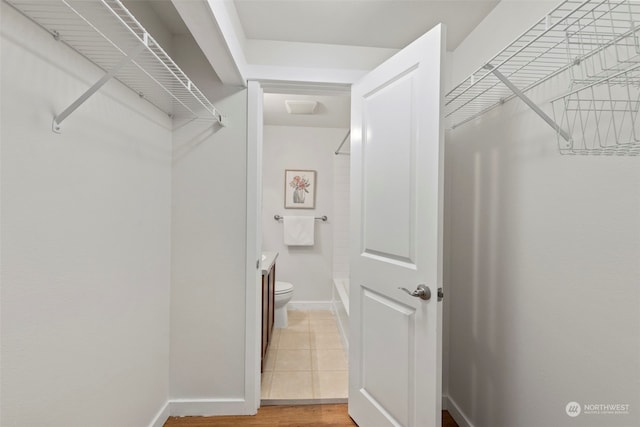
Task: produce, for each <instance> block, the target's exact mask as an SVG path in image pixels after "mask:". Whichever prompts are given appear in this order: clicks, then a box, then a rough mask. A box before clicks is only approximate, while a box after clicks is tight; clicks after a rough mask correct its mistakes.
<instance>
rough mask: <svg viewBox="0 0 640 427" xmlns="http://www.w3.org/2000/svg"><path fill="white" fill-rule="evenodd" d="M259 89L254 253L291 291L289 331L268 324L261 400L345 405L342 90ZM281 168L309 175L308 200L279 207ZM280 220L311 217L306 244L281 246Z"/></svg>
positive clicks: (346, 120)
mask: <svg viewBox="0 0 640 427" xmlns="http://www.w3.org/2000/svg"><path fill="white" fill-rule="evenodd" d="M263 87H264V88H265V91H264V92H265V93H264V94H263V107H264V110H263V114H262V118H263V126H262V129H261V130H260V133H261V139H262V146H261V147H260V150H259V157H260V158H261V161H260V177H259V179H258V181H259V182H260V189H259V190H260V191H259V193H261V196H260V197H259V201H258V212H259V213H260V216H259V217H260V220H259V224H257V228H258V229H259V241H260V251H262V252H268V253H271V254H274V253H275V254H277V256H276V258H275V262H274V265H275V268H274V270H275V275H276V282H287V283H291V285H292V286H293V296H292V297H291V301H290V302H289V303H287V306H286V310H287V313H288V316H287V327H283V328H274V329H273V332H272V334H271V337H270V340H269V343H268V349H267V351H266V356H265V358H264V362H263V363H261V373H260V375H259V376H260V381H259V383H260V402H261V405H274V404H291V403H311V402H313V403H337V402H346V401H347V395H348V368H347V366H348V363H347V360H348V357H347V355H348V352H347V351H348V339H347V332H348V326H347V325H348V323H347V322H348V300H347V299H346V298H347V295H348V294H347V293H345V292H344V289H347V290H348V286H346V288H345V287H344V285H345V283H348V277H349V269H348V267H349V261H348V257H349V252H348V242H349V237H348V235H349V228H348V227H349V215H348V210H349V156H348V153H349V138H348V134H349V127H350V117H349V113H350V97H349V89H348V88H342V87H341V88H339V89H338V90H336V89H335V88H333V89H327V88H320V89H318V88H315V87H314V88H308V87H307V88H304V89H301V88H300V87H294V88H284V89H283V88H282V87H279V88H269V87H265V86H264V85H263ZM336 152H338V154H336ZM287 170H300V171H308V172H307V173H313V174H314V180H315V182H314V186H315V187H314V188H313V193H315V194H312V196H313V197H314V200H313V203H312V205H311V206H305V208H304V209H295V208H293V207H292V206H291V205H285V198H286V191H287V190H288V187H287V183H286V182H285V181H286V180H285V172H286V171H287ZM284 216H303V217H305V216H312V217H314V218H317V220H316V221H315V223H314V227H313V231H314V239H313V243H312V244H309V245H306V246H298V245H287V244H285V242H284V240H283V232H284V230H283V227H284V224H283V220H282V219H277V218H282V217H284ZM323 217H326V218H327V219H326V220H325V221H323V220H322V218H323ZM270 267H271V266H270V265H267V266H265V265H263V269H262V271H269V269H270ZM336 283H338V284H339V285H340V286H341V290H338V289H337V288H336ZM276 306H277V304H276ZM276 326H282V325H276ZM261 344H262V343H261Z"/></svg>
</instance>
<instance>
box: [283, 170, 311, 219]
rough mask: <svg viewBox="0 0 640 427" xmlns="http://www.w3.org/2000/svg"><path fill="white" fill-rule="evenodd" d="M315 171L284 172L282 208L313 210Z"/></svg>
mask: <svg viewBox="0 0 640 427" xmlns="http://www.w3.org/2000/svg"><path fill="white" fill-rule="evenodd" d="M315 207H316V171H314V170H301V169H286V170H285V171H284V208H285V209H315Z"/></svg>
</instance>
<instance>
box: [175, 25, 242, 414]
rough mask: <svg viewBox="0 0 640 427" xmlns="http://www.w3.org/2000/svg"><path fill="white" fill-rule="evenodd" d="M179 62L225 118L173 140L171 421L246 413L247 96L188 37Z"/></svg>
mask: <svg viewBox="0 0 640 427" xmlns="http://www.w3.org/2000/svg"><path fill="white" fill-rule="evenodd" d="M173 48H174V55H175V58H176V61H177V62H179V63H180V64H181V67H182V68H183V70H184V71H185V73H187V74H188V75H189V76H190V77H191V78H192V79H193V81H194V82H195V83H196V85H197V86H198V87H199V88H200V89H201V90H202V91H203V93H205V94H206V95H207V96H209V97H210V99H211V100H212V102H214V103H215V105H216V107H218V108H219V109H220V110H221V111H222V112H223V113H224V114H226V115H227V116H228V117H229V123H228V125H227V126H226V127H224V128H220V127H219V126H217V125H214V124H213V123H211V122H205V121H195V122H191V123H189V124H187V125H184V126H181V127H179V128H177V129H175V130H174V134H173V177H172V178H173V180H172V192H173V209H172V233H171V236H172V260H171V266H172V270H171V374H170V377H171V399H172V409H171V412H172V414H173V415H190V414H191V415H193V414H198V415H202V414H217V413H221V412H227V413H242V412H243V411H244V409H243V408H244V404H245V403H244V395H245V391H244V367H245V365H244V359H245V353H244V345H245V337H244V330H245V252H246V251H245V241H246V238H245V233H246V172H247V171H246V141H247V122H246V117H247V99H246V98H247V95H246V90H245V89H238V88H229V87H222V86H221V85H220V83H219V81H218V80H217V78H216V76H215V75H214V74H213V73H212V72H210V71H208V70H210V68H209V67H208V65H207V63H206V59H205V58H204V57H203V56H202V55H201V54H200V53H199V51H198V49H197V47H196V46H195V42H194V41H193V39H191V38H190V37H188V36H184V37H176V38H175V39H174V46H173Z"/></svg>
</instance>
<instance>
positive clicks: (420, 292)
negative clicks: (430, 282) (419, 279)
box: [398, 285, 431, 300]
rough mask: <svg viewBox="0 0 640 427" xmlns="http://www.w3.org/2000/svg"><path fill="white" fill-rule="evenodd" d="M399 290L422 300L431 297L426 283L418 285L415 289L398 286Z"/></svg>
mask: <svg viewBox="0 0 640 427" xmlns="http://www.w3.org/2000/svg"><path fill="white" fill-rule="evenodd" d="M398 289H400V290H401V291H405V292H406V293H408V294H409V295H411V296H412V297H416V298H420V299H423V300H430V299H431V289H429V287H428V286H427V285H418V288H417V289H416V290H415V291H413V292H412V291H410V290H409V289H407V288H400V287H399V288H398Z"/></svg>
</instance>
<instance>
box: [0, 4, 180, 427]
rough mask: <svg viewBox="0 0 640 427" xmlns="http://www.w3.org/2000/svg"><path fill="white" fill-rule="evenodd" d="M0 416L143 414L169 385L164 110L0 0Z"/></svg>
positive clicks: (85, 418)
mask: <svg viewBox="0 0 640 427" xmlns="http://www.w3.org/2000/svg"><path fill="white" fill-rule="evenodd" d="M0 8H1V14H2V25H1V30H0V31H1V47H0V51H1V58H2V70H1V73H2V80H1V86H2V112H1V118H0V121H1V123H2V129H1V133H0V136H1V139H2V165H1V166H2V171H1V178H2V181H1V182H2V188H1V189H2V192H1V200H2V212H1V213H2V222H1V224H2V228H1V229H2V260H1V263H2V272H1V277H2V297H1V308H2V350H1V356H2V358H1V360H2V404H1V405H2V415H1V419H0V424H2V425H3V426H7V427H10V426H44V425H46V426H61V427H62V426H64V427H68V426H79V427H81V426H90V425H97V424H100V425H110V426H145V425H149V424H150V423H151V422H152V421H153V420H154V418H155V416H156V414H157V413H158V412H159V411H160V410H161V409H162V408H163V406H164V404H165V403H166V401H167V398H168V394H169V379H168V371H169V291H170V290H169V267H170V233H169V227H170V204H171V193H170V188H171V187H170V183H171V181H170V179H171V178H170V174H171V130H170V128H171V123H170V121H169V119H168V118H167V116H166V115H165V114H163V113H160V112H159V111H158V110H157V109H156V108H155V107H152V106H151V105H150V104H148V103H147V102H146V101H144V100H142V99H140V98H139V97H138V96H137V95H136V94H135V93H133V92H132V91H130V90H129V89H126V88H124V87H123V86H121V85H120V84H119V83H117V82H110V83H108V84H107V85H106V86H105V87H103V88H102V89H101V90H100V91H99V92H98V93H97V94H95V95H94V96H93V97H92V98H90V99H89V100H88V101H87V102H86V103H85V104H84V105H82V106H81V107H80V108H79V109H78V110H77V111H76V112H75V113H74V114H73V115H71V116H70V117H69V118H68V119H67V120H66V121H65V122H64V123H63V130H62V134H60V135H58V134H54V133H52V131H51V122H52V118H53V114H54V113H55V112H60V111H61V110H62V109H63V108H65V107H66V106H67V105H68V104H70V103H71V102H72V101H73V100H75V98H76V97H77V96H79V95H80V94H81V93H82V92H84V91H85V90H86V89H87V88H88V87H89V86H90V85H91V84H92V83H93V82H95V81H96V80H98V79H99V77H100V76H101V72H99V71H98V70H97V69H96V68H95V67H94V66H93V65H91V64H90V63H89V62H88V61H87V60H85V59H83V58H82V57H80V56H79V55H78V54H77V53H75V52H73V51H72V50H71V49H69V48H67V47H66V46H64V45H63V44H61V43H56V42H55V41H54V40H53V39H52V37H51V36H50V35H49V34H48V33H46V32H45V31H43V30H41V29H40V28H39V27H37V26H36V25H35V24H33V23H32V22H31V21H29V20H27V19H26V18H24V17H23V16H22V15H20V14H18V13H17V12H16V11H15V10H13V9H12V8H11V7H9V6H7V4H6V3H2V5H1V6H0Z"/></svg>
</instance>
